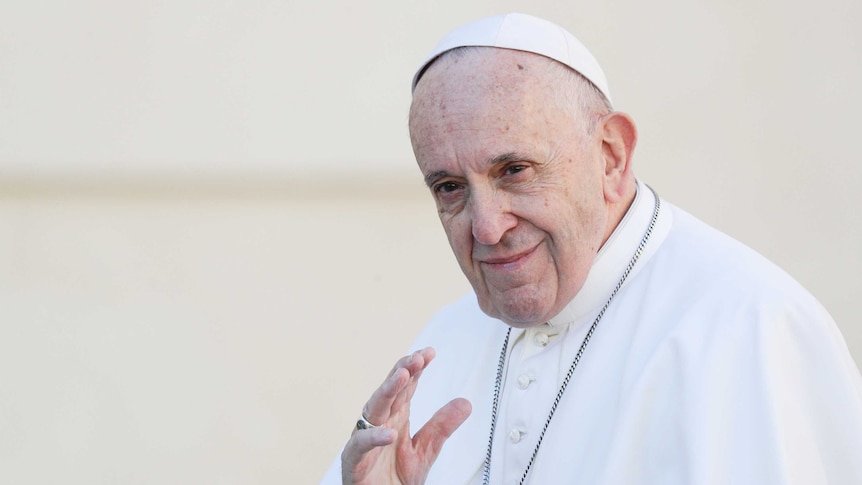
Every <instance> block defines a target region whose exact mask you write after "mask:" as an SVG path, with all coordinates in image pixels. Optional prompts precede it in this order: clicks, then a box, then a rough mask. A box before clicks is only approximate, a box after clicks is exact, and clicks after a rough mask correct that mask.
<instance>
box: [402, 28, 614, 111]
mask: <svg viewBox="0 0 862 485" xmlns="http://www.w3.org/2000/svg"><path fill="white" fill-rule="evenodd" d="M461 47H494V48H498V49H509V50H513V51H521V52H528V53H532V54H536V55H539V56H543V57H546V58H548V59H553V60H554V61H556V62H559V63H561V64H563V65H565V66H567V67H568V68H570V69H572V70H574V71H575V72H577V73H579V74H580V75H581V76H583V77H584V78H586V79H587V80H588V81H589V82H590V83H592V84H593V85H594V86H595V87H596V88H597V89H598V90H599V91H600V92H601V93H602V94H603V95H604V96H605V98H607V100H608V101H610V99H611V96H610V90H609V89H608V85H607V80H606V78H605V74H604V72H603V71H602V68H601V67H600V66H599V63H598V61H596V59H595V58H594V57H593V55H592V54H591V53H590V51H589V50H587V48H586V47H585V46H584V45H583V44H582V43H581V42H580V41H579V40H578V39H577V38H575V36H574V35H572V34H571V33H570V32H568V31H566V30H565V29H563V28H562V27H560V26H559V25H556V24H554V23H551V22H549V21H547V20H543V19H540V18H536V17H532V16H530V15H525V14H520V13H510V14H506V15H499V16H495V17H487V18H483V19H479V20H476V21H473V22H470V23H467V24H465V25H462V26H460V27H458V28H457V29H455V30H453V31H452V32H450V33H449V34H447V35H446V36H445V37H443V39H442V40H440V42H439V43H438V44H437V46H436V47H435V48H434V50H432V51H431V53H430V54H429V55H428V56H427V57H426V58H425V60H424V61H423V62H422V64H421V65H420V66H419V68H418V69H417V70H416V73H415V74H414V76H413V83H412V90H413V91H414V92H415V89H416V87H417V85H418V84H419V81H420V80H421V79H423V78H424V77H425V75H426V73H427V71H428V69H429V68H430V66H431V65H433V64H435V63H436V61H437V60H438V59H439V58H440V56H441V55H443V54H445V53H447V52H449V51H452V50H453V49H458V48H461Z"/></svg>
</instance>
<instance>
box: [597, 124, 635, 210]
mask: <svg viewBox="0 0 862 485" xmlns="http://www.w3.org/2000/svg"><path fill="white" fill-rule="evenodd" d="M600 123H601V124H602V127H601V130H602V157H603V158H604V163H605V198H606V199H608V202H618V201H620V200H623V199H626V198H627V196H628V195H629V192H630V191H631V190H633V189H634V172H633V171H632V155H633V153H634V150H635V145H636V144H637V138H638V134H637V127H635V123H634V120H632V118H631V117H630V116H629V115H627V114H625V113H621V112H613V113H611V114H609V115H607V116H605V117H604V118H603V119H602V121H601V122H600Z"/></svg>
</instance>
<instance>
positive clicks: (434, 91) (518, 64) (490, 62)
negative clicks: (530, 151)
mask: <svg viewBox="0 0 862 485" xmlns="http://www.w3.org/2000/svg"><path fill="white" fill-rule="evenodd" d="M554 62H555V61H552V60H550V59H547V58H545V57H542V56H539V55H536V54H530V53H526V52H520V51H513V50H508V49H496V48H487V47H486V48H471V49H468V50H465V51H461V52H458V53H454V54H450V55H444V57H442V58H441V59H438V60H437V61H435V62H434V64H432V65H431V66H430V67H429V68H428V70H427V71H426V72H425V74H424V75H423V77H422V79H421V80H420V81H419V84H418V85H417V86H416V91H415V92H414V97H413V104H412V106H411V109H410V136H411V141H412V142H413V147H414V150H415V151H416V156H417V159H418V161H419V162H420V163H422V162H423V156H427V155H428V154H429V153H428V151H429V150H432V151H439V150H441V149H445V148H446V145H447V144H449V143H450V142H453V140H458V141H459V143H460V144H461V145H462V146H463V145H469V146H471V147H473V148H476V149H479V148H480V146H481V145H482V144H483V141H487V142H488V143H491V144H493V143H499V142H501V141H504V140H511V141H512V142H517V140H518V139H521V140H523V139H524V138H537V137H540V136H542V135H544V136H553V134H554V132H556V131H557V130H559V129H560V126H558V125H561V124H565V123H566V120H565V115H564V113H562V112H561V110H560V109H559V104H558V103H556V102H555V97H554V96H553V89H555V87H554V83H553V76H552V75H551V74H550V72H551V69H550V67H551V66H552V64H551V63H554ZM500 148H501V149H502V148H503V147H500ZM512 148H516V147H512Z"/></svg>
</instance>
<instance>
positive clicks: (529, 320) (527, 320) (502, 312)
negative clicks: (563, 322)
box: [479, 299, 553, 328]
mask: <svg viewBox="0 0 862 485" xmlns="http://www.w3.org/2000/svg"><path fill="white" fill-rule="evenodd" d="M512 301H513V300H507V301H504V302H501V304H496V305H495V304H493V303H490V302H488V304H483V303H482V302H481V301H480V302H479V307H480V308H481V309H482V311H483V312H485V313H486V314H488V315H489V316H491V317H494V318H497V319H500V320H502V321H503V322H505V323H506V324H507V325H509V326H511V327H515V328H529V327H535V326H536V325H541V324H543V323H545V322H547V321H548V320H549V319H550V318H551V316H553V315H551V316H548V314H549V312H550V308H548V307H547V305H537V304H536V302H534V301H533V302H531V301H529V299H517V300H515V301H518V302H519V304H516V305H511V303H512Z"/></svg>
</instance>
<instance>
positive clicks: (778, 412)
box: [322, 185, 862, 485]
mask: <svg viewBox="0 0 862 485" xmlns="http://www.w3.org/2000/svg"><path fill="white" fill-rule="evenodd" d="M652 204H653V199H652V193H651V192H650V191H649V190H648V189H646V188H645V187H644V186H643V185H641V186H640V188H639V195H638V200H637V202H636V204H634V205H633V207H632V209H631V210H630V211H629V214H628V215H627V216H626V219H625V220H624V221H623V223H621V224H620V226H619V227H618V229H617V231H616V232H615V234H614V235H613V237H612V238H611V239H610V240H609V241H608V243H607V244H606V246H605V248H604V249H603V250H602V252H601V253H600V255H599V258H598V259H597V261H596V263H595V265H594V266H593V269H592V271H591V273H590V275H589V277H588V279H587V283H586V285H585V287H584V289H583V290H582V291H581V292H580V293H579V294H578V296H577V297H576V298H575V299H574V300H573V301H572V303H571V304H570V305H569V306H568V307H567V309H566V310H565V311H564V312H563V314H565V315H567V316H566V320H569V319H570V320H571V323H570V324H569V325H562V326H561V325H558V323H559V322H556V320H558V318H555V319H554V320H555V322H554V323H555V328H553V329H552V327H551V326H544V327H546V328H545V329H546V330H552V332H551V333H553V332H557V331H559V333H557V335H556V336H551V335H549V336H548V341H547V342H548V343H547V345H545V346H542V345H541V343H539V344H536V342H537V340H536V339H535V337H536V336H537V335H539V334H541V333H545V332H543V331H540V330H536V331H529V332H530V334H529V335H525V332H524V331H523V330H513V331H512V338H515V339H517V344H516V345H515V346H513V347H514V348H512V350H511V352H510V356H509V363H508V368H507V370H506V376H507V378H506V383H505V388H504V391H503V395H504V398H503V404H502V406H501V410H500V417H499V419H498V424H497V433H496V437H495V441H494V443H495V446H494V454H493V459H492V475H491V482H492V483H494V484H509V483H517V482H518V480H519V479H520V475H521V474H522V473H523V470H524V467H525V466H526V464H527V461H528V460H529V457H530V454H531V453H532V451H533V448H534V446H535V443H536V440H537V439H538V433H539V431H540V430H541V427H542V425H543V424H544V421H545V419H546V417H547V413H548V411H549V409H550V406H551V404H552V402H553V398H554V395H555V394H556V392H557V387H558V385H559V382H560V381H561V379H562V378H563V376H564V375H565V372H566V371H567V370H568V367H569V365H570V363H571V359H572V357H573V356H574V354H575V353H576V352H577V350H578V347H579V346H580V343H581V341H582V339H583V336H584V333H585V332H586V330H587V328H588V327H589V325H590V324H591V323H592V321H593V319H594V318H595V315H596V314H597V313H598V311H599V310H600V309H601V307H602V305H604V303H605V300H606V299H607V297H608V296H609V294H610V291H611V290H612V289H613V287H614V286H615V285H616V282H617V281H618V279H619V277H620V275H621V273H622V270H623V268H624V267H625V265H626V264H627V263H628V260H629V259H630V258H631V255H632V254H633V252H634V250H635V248H636V246H637V243H638V242H639V241H640V238H641V237H642V235H643V232H644V230H645V229H646V226H647V224H648V221H649V217H650V215H651V210H652ZM563 314H561V315H563ZM507 328H508V327H507V326H506V325H505V324H503V323H502V322H500V321H498V320H494V319H492V318H490V317H488V316H486V315H484V314H483V313H482V312H481V310H480V309H479V307H478V305H477V303H476V300H475V297H474V296H472V295H470V296H467V297H465V298H463V299H462V300H461V301H459V302H457V303H456V304H454V305H451V306H449V307H447V308H445V309H443V310H442V311H441V312H440V313H439V314H438V315H436V316H435V317H434V318H433V319H432V321H431V322H430V323H429V324H428V326H427V327H426V328H425V329H424V330H423V332H422V334H421V335H420V336H419V338H418V339H417V341H416V343H415V348H421V347H424V346H428V345H431V346H433V347H435V348H436V350H437V358H436V359H435V361H434V362H433V363H432V364H431V366H429V368H428V369H426V371H425V372H424V373H423V376H422V379H421V381H420V385H419V388H418V390H417V393H416V395H415V396H414V399H413V403H412V413H411V425H412V426H414V430H413V432H415V431H416V429H418V427H419V426H421V425H422V424H423V423H425V421H427V419H428V418H430V416H431V415H432V414H433V413H434V411H436V410H437V409H438V408H439V407H440V406H442V405H443V404H445V403H446V402H448V401H449V400H451V399H452V398H454V397H459V396H460V397H465V398H467V399H468V400H470V402H471V403H472V404H473V414H472V415H471V416H470V418H469V419H468V420H467V421H466V422H465V423H464V425H463V426H462V427H461V428H460V429H458V430H457V431H456V432H455V434H454V435H453V436H452V437H451V438H450V440H449V441H448V442H447V443H446V445H445V446H444V447H443V451H442V452H441V454H440V457H439V458H438V460H437V462H436V463H435V465H434V467H433V468H432V470H431V473H430V474H429V477H428V481H427V482H426V483H428V484H441V485H453V484H474V483H481V467H482V462H483V460H484V456H485V450H486V447H487V440H488V432H489V429H490V409H491V401H492V393H493V383H494V376H495V374H496V368H497V361H498V357H499V352H500V348H501V345H502V343H503V339H504V336H505V332H506V330H507ZM543 340H544V339H542V338H539V341H543ZM531 346H532V347H540V348H539V349H535V348H534V349H532V350H531V351H525V349H526V348H528V347H531ZM523 376H526V377H525V378H523V379H522V377H523ZM530 378H534V379H535V380H530ZM528 380H529V381H530V382H529V383H527V381H528ZM513 430H514V431H519V433H516V434H513V433H512V431H513ZM520 432H523V434H521V433H520ZM512 438H518V439H519V441H517V442H514V441H513V439H512ZM860 456H862V378H860V374H859V371H858V369H857V367H856V365H855V363H854V362H853V360H852V358H851V356H850V354H849V352H848V350H847V347H846V344H845V343H844V341H843V339H842V337H841V335H840V333H839V331H838V329H837V327H836V326H835V324H834V322H833V321H832V319H831V317H830V316H829V315H828V313H827V312H826V311H825V310H824V309H823V308H822V306H821V305H820V304H819V303H818V302H817V301H816V300H815V299H814V298H813V297H812V296H811V295H810V294H809V293H808V292H806V291H805V290H804V289H803V288H802V287H800V286H799V285H798V284H797V283H796V282H795V281H794V280H793V279H792V278H790V277H789V276H787V275H786V274H785V273H783V272H782V271H781V270H780V269H778V268H777V267H775V266H774V265H772V264H771V263H770V262H768V261H766V260H765V259H764V258H762V257H761V256H759V255H757V254H756V253H755V252H753V251H751V250H750V249H748V248H746V247H745V246H743V245H741V244H739V243H738V242H736V241H734V240H732V239H730V238H729V237H727V236H725V235H723V234H721V233H719V232H717V231H715V230H714V229H712V228H710V227H708V226H706V225H705V224H703V223H701V222H700V221H698V220H696V219H695V218H693V217H692V216H690V215H688V214H687V213H685V212H683V211H681V210H680V209H678V208H676V207H674V206H672V205H670V204H668V203H667V202H665V201H662V211H661V216H660V219H659V224H658V226H657V228H656V232H655V233H654V235H653V238H652V239H651V241H650V244H649V246H648V248H647V250H646V252H645V253H644V255H643V256H642V257H641V260H640V261H639V263H638V265H637V266H636V269H635V271H634V272H633V274H632V275H631V276H630V277H629V279H628V281H627V283H626V285H625V286H624V287H623V288H622V289H621V290H620V292H619V294H618V295H617V297H616V299H615V300H614V302H613V303H612V304H611V306H610V308H609V309H608V311H607V313H606V314H605V316H604V318H603V319H602V321H601V323H600V324H599V326H598V329H597V331H596V333H595V335H594V336H593V338H592V340H591V342H590V344H589V346H588V347H587V350H586V353H585V354H584V356H583V358H582V360H581V362H580V364H579V366H578V368H577V370H576V371H575V374H574V377H573V379H572V381H571V383H570V384H569V387H568V390H567V391H566V394H565V396H564V397H563V399H562V401H561V403H560V406H559V408H558V409H557V412H556V415H555V416H554V419H553V421H552V423H551V425H550V428H549V429H548V432H547V435H546V436H545V440H544V443H543V444H542V447H541V450H540V451H539V454H538V459H537V461H536V463H535V465H534V466H533V469H532V471H531V474H530V478H529V480H528V483H531V484H533V485H539V484H540V485H553V484H570V483H585V484H591V485H617V484H626V485H629V484H651V485H673V484H716V485H718V484H722V485H723V484H731V483H732V484H800V485H802V484H804V485H809V484H815V483H816V484H851V483H852V484H857V483H862V459H860ZM322 483H324V484H334V483H340V470H339V463H338V460H337V459H336V462H335V463H334V464H333V467H332V468H331V469H330V470H329V473H328V474H327V476H326V477H325V478H324V481H323V482H322Z"/></svg>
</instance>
